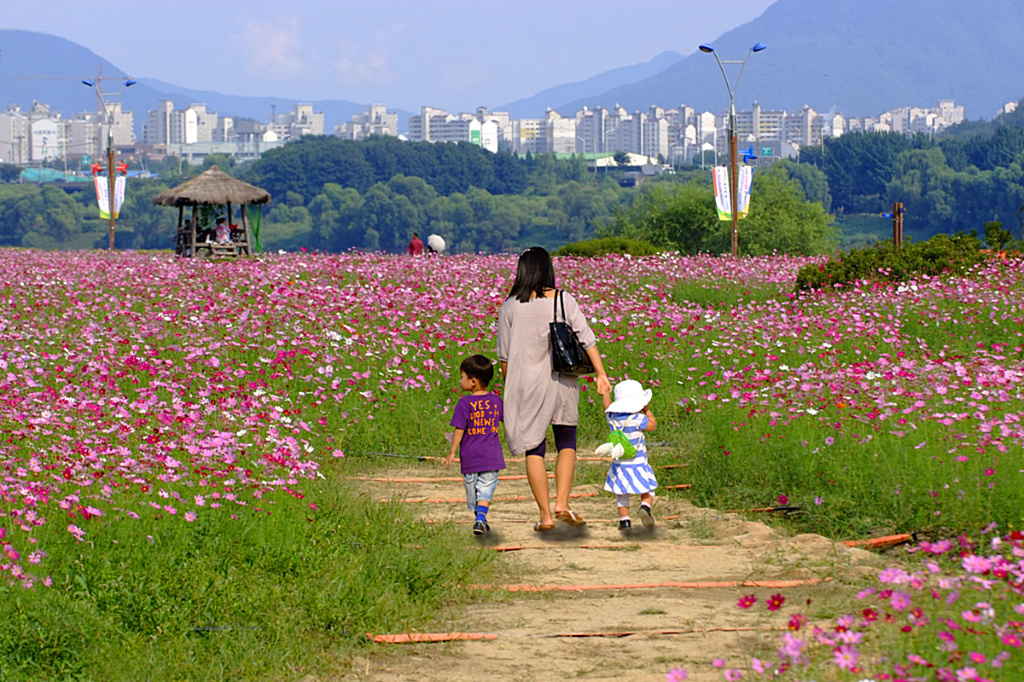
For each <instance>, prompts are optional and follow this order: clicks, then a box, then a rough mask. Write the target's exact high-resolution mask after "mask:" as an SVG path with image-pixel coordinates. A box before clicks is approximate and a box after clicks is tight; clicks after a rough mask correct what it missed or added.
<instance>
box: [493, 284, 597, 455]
mask: <svg viewBox="0 0 1024 682" xmlns="http://www.w3.org/2000/svg"><path fill="white" fill-rule="evenodd" d="M562 299H563V300H564V301H565V319H566V321H567V322H568V323H569V326H570V327H572V328H573V331H575V332H576V334H577V335H578V336H579V339H580V344H582V346H583V347H584V348H592V347H593V346H594V345H596V344H597V339H596V338H595V337H594V332H593V331H591V329H590V326H589V325H588V324H587V318H586V317H584V315H583V312H582V311H580V307H579V305H578V304H577V303H576V299H574V298H573V297H572V296H571V295H570V294H568V293H563V294H562ZM554 301H555V299H553V298H534V299H531V300H529V301H528V302H526V303H520V302H519V301H517V300H516V299H514V298H508V299H506V300H505V302H504V303H503V304H502V306H501V310H500V311H499V312H498V359H499V360H501V361H502V362H506V363H508V369H507V373H506V376H505V392H504V394H503V395H502V400H504V402H505V438H506V440H507V441H508V447H509V450H511V451H512V454H514V455H521V454H523V453H524V452H526V451H527V450H529V449H531V448H535V447H537V446H538V445H540V444H541V442H542V441H543V440H544V437H545V435H546V434H547V430H548V426H549V425H551V424H559V425H566V426H576V424H578V423H579V402H580V390H579V386H578V385H577V384H576V377H574V376H572V375H571V374H559V373H558V372H553V371H551V336H550V328H549V327H548V325H549V324H550V323H551V322H552V321H553V320H554V305H555V304H554ZM558 319H560V320H561V319H562V307H561V306H559V307H558Z"/></svg>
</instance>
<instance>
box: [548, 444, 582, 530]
mask: <svg viewBox="0 0 1024 682" xmlns="http://www.w3.org/2000/svg"><path fill="white" fill-rule="evenodd" d="M575 476H576V450H575V449H573V448H565V449H564V450H559V451H558V461H557V462H556V463H555V513H556V514H557V513H558V512H560V511H565V510H567V509H568V508H569V493H571V492H572V481H573V478H574V477H575ZM545 487H546V481H545Z"/></svg>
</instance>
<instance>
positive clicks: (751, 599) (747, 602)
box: [736, 594, 757, 609]
mask: <svg viewBox="0 0 1024 682" xmlns="http://www.w3.org/2000/svg"><path fill="white" fill-rule="evenodd" d="M756 603H757V597H755V596H754V595H752V594H748V595H747V596H745V597H740V600H739V601H738V602H736V606H738V607H740V608H741V609H749V608H750V607H751V606H753V605H754V604H756Z"/></svg>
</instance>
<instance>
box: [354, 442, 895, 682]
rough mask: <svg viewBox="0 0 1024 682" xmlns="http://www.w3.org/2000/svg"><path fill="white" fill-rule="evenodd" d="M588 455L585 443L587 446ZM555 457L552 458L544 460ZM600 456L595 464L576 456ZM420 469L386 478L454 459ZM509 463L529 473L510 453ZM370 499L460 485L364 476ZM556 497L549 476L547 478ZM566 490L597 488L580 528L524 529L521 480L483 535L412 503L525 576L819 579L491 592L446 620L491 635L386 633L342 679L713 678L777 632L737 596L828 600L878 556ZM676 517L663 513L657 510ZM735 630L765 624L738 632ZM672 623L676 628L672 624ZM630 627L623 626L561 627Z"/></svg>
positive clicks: (424, 494) (568, 579)
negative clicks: (389, 638) (685, 673)
mask: <svg viewBox="0 0 1024 682" xmlns="http://www.w3.org/2000/svg"><path fill="white" fill-rule="evenodd" d="M581 454H582V453H581ZM549 464H550V463H549ZM580 466H581V467H582V466H598V467H602V468H603V467H604V465H602V464H597V463H594V464H583V463H581V464H580ZM453 469H454V470H446V469H444V468H443V467H441V466H440V465H439V466H438V467H437V469H436V471H434V470H430V469H424V468H423V467H416V468H410V469H407V470H401V469H389V470H388V471H387V476H388V477H389V478H403V477H412V478H423V477H429V476H436V477H437V478H439V479H440V478H444V477H451V476H452V475H457V473H458V470H457V469H455V468H454V467H453ZM505 473H506V474H509V475H517V474H519V475H521V474H523V473H524V469H523V465H522V464H521V463H510V464H509V469H508V471H506V472H505ZM361 484H362V485H363V486H365V487H366V489H367V490H368V491H370V492H371V494H373V495H374V496H375V497H378V498H380V499H387V498H389V497H396V498H406V499H410V500H414V499H429V500H436V499H444V498H456V497H462V495H463V493H462V485H461V483H458V482H454V481H441V480H437V481H424V482H415V483H402V484H400V487H399V486H398V485H395V484H389V483H387V482H380V481H363V482H362V483H361ZM551 490H552V495H554V482H553V481H552V482H551ZM573 490H574V492H579V493H586V492H598V493H599V494H598V496H596V497H581V498H578V499H575V500H573V503H572V506H573V509H575V510H576V511H577V512H578V513H579V514H580V515H581V516H582V517H583V518H585V519H587V520H588V522H589V523H588V525H587V526H586V527H585V528H583V529H575V528H570V527H568V526H566V525H565V524H561V523H559V524H557V527H556V529H555V530H554V531H552V532H549V533H537V532H534V531H533V530H532V525H533V522H534V521H535V520H536V519H537V517H538V513H537V507H536V504H535V503H534V502H533V499H532V497H531V498H529V499H527V500H518V501H501V498H507V497H515V496H529V487H528V484H527V482H526V481H525V480H503V481H501V482H500V483H499V486H498V491H497V494H496V497H497V500H496V501H495V502H494V506H493V511H492V512H491V514H490V518H489V521H490V524H491V528H492V530H491V533H490V534H489V535H488V536H485V537H484V538H482V539H480V538H476V537H474V536H472V535H471V530H470V528H471V526H470V525H469V523H467V522H468V521H471V515H470V514H469V512H468V510H467V509H466V507H465V505H464V504H463V503H440V502H425V503H414V504H416V507H417V510H418V511H419V512H420V514H421V515H422V517H423V518H424V519H425V520H435V521H440V520H453V519H454V520H456V521H458V522H461V524H462V525H461V527H464V528H465V531H466V541H467V545H471V544H472V543H481V544H484V545H485V546H491V547H501V546H520V547H525V549H521V550H518V551H509V552H502V553H501V559H502V560H503V561H508V562H511V563H512V564H513V569H514V571H515V572H516V574H517V575H519V576H521V577H520V578H519V584H529V585H566V586H568V585H590V586H607V585H622V584H633V585H636V584H651V583H666V582H671V583H679V582H691V581H700V582H705V581H715V582H727V581H736V582H741V581H751V580H755V581H768V580H801V579H802V580H814V579H824V578H829V580H827V581H823V582H820V583H817V584H811V585H806V586H798V587H787V588H782V589H772V588H768V587H763V588H762V587H744V586H728V587H701V588H686V587H636V588H632V589H626V588H620V589H600V590H591V591H558V592H543V593H535V592H505V593H503V594H504V595H505V596H504V597H503V598H501V599H498V600H494V601H487V602H484V603H479V604H475V605H471V606H469V607H468V608H466V609H465V610H464V612H463V613H461V614H459V615H458V616H457V618H456V619H454V620H453V622H450V623H448V624H447V627H446V628H445V631H447V632H471V633H489V634H494V635H497V638H496V639H493V640H485V641H463V642H452V643H441V644H403V645H392V644H381V645H379V646H380V647H381V648H380V649H379V650H378V651H379V653H380V654H381V655H380V656H374V657H373V658H372V660H364V661H358V662H357V665H356V666H355V668H354V670H353V672H352V673H351V675H350V676H348V677H347V678H346V679H366V680H385V679H386V680H417V681H434V680H437V681H440V680H452V681H457V682H459V681H467V682H468V681H470V680H474V681H475V680H480V679H496V680H564V679H570V678H578V679H587V680H612V679H626V678H628V679H630V680H664V679H665V677H664V676H665V673H666V672H667V671H668V670H670V669H671V668H673V667H677V666H678V667H684V668H688V669H689V671H690V679H691V680H721V679H722V675H721V672H720V671H717V670H714V669H713V668H712V667H711V661H712V659H713V658H715V657H718V656H721V657H725V658H727V659H730V660H732V661H740V660H743V659H744V651H747V652H749V650H750V645H751V638H753V637H771V638H772V639H773V641H774V640H777V638H778V637H779V636H780V633H778V632H764V631H763V630H764V629H765V628H768V627H772V626H775V627H778V626H780V625H784V623H785V618H781V617H778V616H777V615H776V616H775V617H774V618H772V619H771V620H768V619H766V618H765V610H764V608H763V606H760V605H759V607H758V608H755V609H751V610H750V611H743V610H741V609H739V608H737V607H736V601H737V599H738V598H739V597H740V596H742V595H743V594H750V593H754V594H756V595H757V596H758V597H760V598H761V599H762V600H763V599H764V598H766V597H768V596H769V595H770V594H773V593H775V592H781V593H783V594H784V595H785V596H786V597H787V605H786V607H784V608H783V611H782V612H783V613H788V612H797V611H800V610H803V609H804V608H805V606H806V600H807V599H808V598H812V599H814V598H820V599H822V600H824V599H826V598H828V595H829V594H830V593H831V594H834V593H835V592H836V591H837V590H842V591H846V590H849V589H850V588H849V586H848V585H849V583H851V582H856V581H857V580H859V579H860V578H861V577H863V576H865V575H867V574H868V573H869V571H870V568H871V567H877V566H878V565H879V558H878V557H877V556H876V555H874V554H872V553H870V552H867V551H863V550H858V549H851V548H848V547H845V546H843V545H838V544H836V543H834V542H832V541H831V540H828V539H826V538H823V537H820V536H817V535H799V536H795V537H786V536H784V535H783V534H780V533H779V532H777V531H773V530H772V529H771V528H769V527H768V526H766V525H764V524H762V523H753V522H749V521H745V520H743V519H742V518H740V517H738V516H736V515H734V514H723V513H719V512H716V511H715V510H711V509H700V508H697V507H694V506H693V505H691V504H690V503H688V502H686V501H684V500H678V499H671V500H670V499H668V498H665V497H663V498H659V499H658V500H657V501H656V503H655V509H654V511H655V517H656V520H657V526H656V527H655V528H653V529H648V528H643V527H641V526H640V523H639V520H638V519H637V517H636V513H635V509H634V510H633V511H634V514H633V517H634V523H635V524H636V525H637V527H636V528H634V529H633V530H632V531H630V532H620V531H619V530H618V528H617V524H616V523H614V522H613V521H614V520H615V517H616V511H615V504H614V497H613V496H612V495H611V494H610V493H606V492H604V491H602V490H600V486H597V485H579V484H577V485H576V486H575V487H574V489H573ZM672 516H677V517H678V518H676V519H669V520H665V519H664V517H672ZM731 628H760V629H761V630H762V631H760V632H759V631H757V630H754V631H744V632H737V631H735V630H730V629H731ZM667 631H671V632H672V634H666V632H667ZM598 633H634V634H629V635H627V636H571V637H570V636H567V635H595V634H598Z"/></svg>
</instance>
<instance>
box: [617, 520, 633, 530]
mask: <svg viewBox="0 0 1024 682" xmlns="http://www.w3.org/2000/svg"><path fill="white" fill-rule="evenodd" d="M632 527H633V522H632V521H630V520H629V519H620V520H619V530H629V529H630V528H632Z"/></svg>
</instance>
